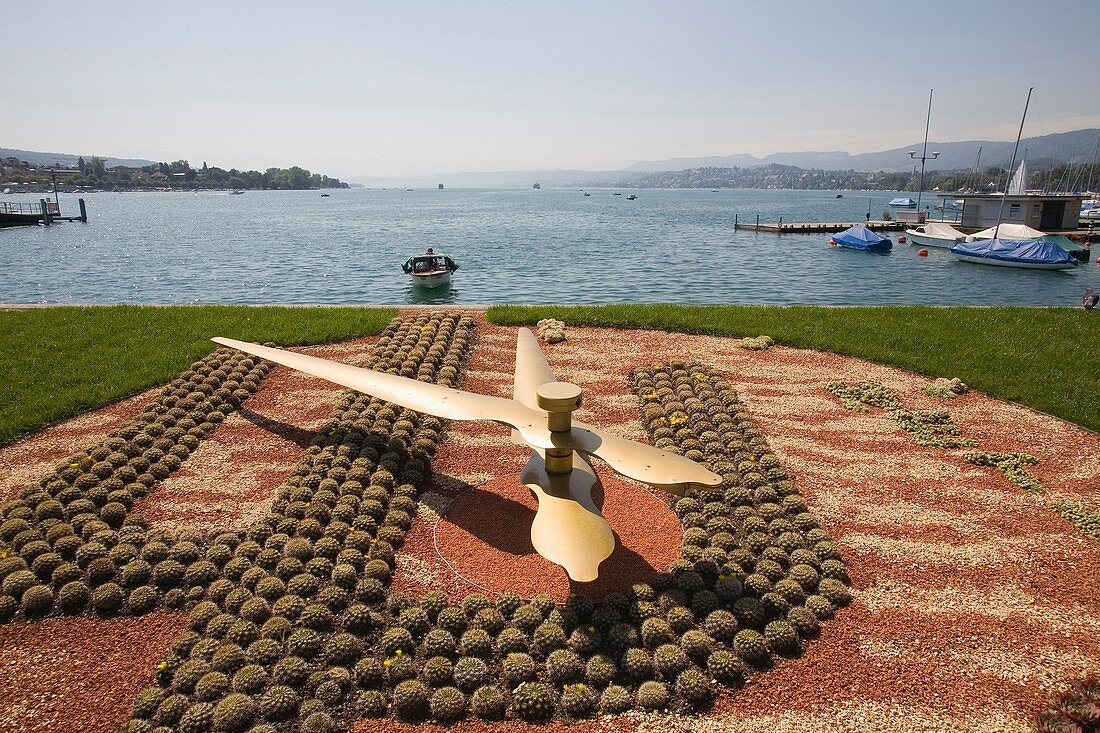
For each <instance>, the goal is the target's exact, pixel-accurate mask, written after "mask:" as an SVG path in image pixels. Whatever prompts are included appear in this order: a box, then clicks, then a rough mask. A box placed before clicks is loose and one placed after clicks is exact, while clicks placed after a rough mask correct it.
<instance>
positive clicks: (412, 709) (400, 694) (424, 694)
mask: <svg viewBox="0 0 1100 733" xmlns="http://www.w3.org/2000/svg"><path fill="white" fill-rule="evenodd" d="M393 710H394V712H395V713H396V714H397V716H398V717H399V718H401V719H402V720H409V721H417V720H421V719H422V718H423V717H424V715H425V714H426V713H427V712H428V689H427V688H426V687H425V686H424V683H422V682H420V681H419V680H405V681H404V682H401V683H399V684H398V685H397V686H396V687H394V690H393Z"/></svg>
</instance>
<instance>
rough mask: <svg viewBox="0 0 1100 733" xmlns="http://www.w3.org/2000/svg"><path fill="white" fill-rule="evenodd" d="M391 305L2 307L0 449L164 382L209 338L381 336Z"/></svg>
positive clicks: (303, 340)
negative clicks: (43, 429)
mask: <svg viewBox="0 0 1100 733" xmlns="http://www.w3.org/2000/svg"><path fill="white" fill-rule="evenodd" d="M394 313H395V311H394V309H392V308H280V307H250V306H178V307H147V306H115V307H71V308H70V307H59V308H34V309H25V310H9V311H0V354H2V356H0V384H3V385H4V388H5V389H4V393H5V396H4V399H3V400H0V445H2V444H4V443H6V442H9V441H11V440H13V439H15V438H17V437H19V436H21V435H25V434H27V433H30V432H33V431H35V430H37V429H39V428H41V427H42V426H44V425H46V424H48V423H51V422H54V421H56V420H60V419H62V418H65V417H70V416H72V415H76V414H78V413H80V412H83V411H85V410H87V409H89V408H91V407H95V406H97V405H101V404H104V403H107V402H110V401H112V400H116V399H119V398H121V397H125V396H127V395H130V394H135V393H137V392H140V391H142V390H144V389H148V388H149V387H153V386H155V385H157V384H163V383H165V382H167V381H168V380H170V379H171V378H172V377H173V376H174V375H176V374H177V373H179V372H180V371H181V370H183V369H184V368H185V367H186V366H187V365H188V364H189V363H191V362H193V361H195V360H197V359H201V358H202V357H204V356H206V355H207V354H209V353H210V352H211V351H212V350H213V348H214V345H213V344H211V343H210V341H209V339H210V337H211V336H216V335H218V334H220V333H233V334H235V335H236V336H237V337H238V338H241V339H244V340H247V341H257V342H261V343H262V342H264V341H274V342H278V343H280V344H282V345H284V346H293V345H297V344H319V343H327V342H330V341H339V340H343V339H347V338H352V337H355V336H364V335H372V334H376V333H378V332H379V331H381V330H382V328H383V327H384V326H385V325H386V323H387V322H388V321H389V320H390V319H391V318H392V317H393V315H394Z"/></svg>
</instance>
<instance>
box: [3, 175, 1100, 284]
mask: <svg viewBox="0 0 1100 733" xmlns="http://www.w3.org/2000/svg"><path fill="white" fill-rule="evenodd" d="M330 193H331V196H329V197H328V198H322V197H321V196H319V195H318V192H316V191H249V192H247V193H245V194H243V195H240V196H230V195H228V194H225V193H123V194H118V193H100V194H85V195H84V198H85V200H86V201H87V204H88V212H89V221H88V224H86V225H85V224H81V223H61V224H58V225H56V226H51V227H18V228H9V229H0V262H2V263H3V274H2V275H0V302H3V303H338V304H398V305H399V304H406V303H459V304H461V303H465V304H492V303H622V302H670V303H707V304H713V303H742V304H744V303H754V304H792V303H805V304H829V305H847V304H860V305H866V304H910V303H926V304H935V305H1068V306H1076V305H1079V303H1080V298H1081V294H1082V293H1083V292H1084V291H1085V288H1087V287H1093V288H1095V289H1097V290H1100V268H1098V267H1097V266H1096V265H1094V264H1089V265H1085V266H1082V267H1080V268H1077V269H1076V270H1075V271H1071V272H1068V273H1065V272H1044V271H1028V270H1017V269H1012V268H1000V267H984V266H981V265H972V264H967V263H962V262H958V261H956V260H955V258H954V257H953V256H951V255H950V253H948V252H947V251H946V250H938V249H931V250H930V252H929V256H928V257H918V256H917V249H918V248H917V247H914V246H912V245H897V244H895V246H894V251H893V252H892V253H891V254H889V255H870V254H866V253H863V252H855V251H850V250H843V249H837V248H833V247H829V246H828V238H829V236H828V235H827V234H784V235H782V236H779V235H775V234H766V233H757V232H750V231H744V230H739V231H734V229H733V222H734V216H735V215H739V216H740V218H741V220H742V221H754V220H755V217H756V216H757V215H759V216H760V219H761V221H775V220H777V219H778V218H779V217H780V216H782V217H783V218H784V220H786V221H818V220H828V221H845V220H855V221H862V220H863V218H864V216H865V215H866V214H867V212H868V210H869V211H870V212H871V214H872V216H874V217H876V218H877V217H879V216H880V215H881V214H882V212H883V211H884V210H885V208H886V202H887V201H889V200H890V199H891V198H893V197H894V196H897V195H899V194H898V193H896V192H890V191H883V192H876V193H873V194H871V195H870V196H868V194H866V193H846V194H845V196H844V198H842V199H838V198H836V194H835V193H834V192H829V191H750V190H722V191H718V192H710V191H708V190H649V189H646V190H640V191H637V192H636V193H637V194H638V199H637V200H636V201H629V200H627V197H626V194H627V193H630V192H629V191H628V192H625V193H624V195H622V196H614V195H613V191H611V190H606V189H594V190H592V195H591V196H588V197H584V196H582V195H581V193H580V192H579V191H574V190H542V191H534V190H458V189H452V190H445V191H439V190H435V189H419V190H415V191H404V190H400V189H390V190H366V189H350V190H337V191H331V192H330ZM15 198H16V197H15V196H9V197H5V199H6V200H13V199H15ZM23 198H24V197H20V199H23ZM76 198H77V197H76V196H75V195H67V194H62V196H61V204H62V210H63V212H64V213H67V214H75V213H77V212H76V210H77V203H76ZM927 198H930V199H931V200H930V201H928V202H927V203H932V202H933V201H935V199H934V198H932V197H927ZM892 238H893V239H894V240H895V242H896V240H897V234H896V233H895V234H893V235H892ZM428 246H432V247H434V248H435V249H436V251H437V252H445V253H447V254H449V255H450V256H451V257H452V258H453V259H454V260H455V261H457V262H458V263H459V264H460V266H461V269H459V271H458V272H457V273H456V274H455V276H454V281H453V284H452V286H451V287H450V288H444V289H440V290H437V291H425V290H422V289H420V288H414V287H413V286H412V285H411V284H410V283H409V281H408V280H409V279H408V277H407V276H406V275H405V274H404V273H403V272H402V271H401V264H402V263H403V262H404V261H405V260H406V259H408V257H409V256H411V255H413V254H419V253H422V252H423V251H424V249H425V248H426V247H428Z"/></svg>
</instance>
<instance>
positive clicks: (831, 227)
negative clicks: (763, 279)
mask: <svg viewBox="0 0 1100 733" xmlns="http://www.w3.org/2000/svg"><path fill="white" fill-rule="evenodd" d="M857 224H859V225H861V226H865V227H867V228H868V229H870V230H871V231H875V232H901V231H905V230H906V229H907V228H909V227H911V226H916V224H914V223H912V222H900V221H885V220H882V219H872V220H870V221H849V222H840V221H792V222H786V221H783V220H782V219H780V220H779V221H777V222H771V223H766V222H761V221H760V220H759V219H757V220H756V223H748V224H747V223H745V222H742V221H740V220H739V219H738V218H736V217H735V218H734V220H733V228H734V229H748V230H750V231H755V232H772V233H773V234H815V233H828V232H842V231H844V230H845V229H849V228H851V227H854V226H855V225H857Z"/></svg>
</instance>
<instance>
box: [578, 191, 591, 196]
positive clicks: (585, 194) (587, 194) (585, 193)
mask: <svg viewBox="0 0 1100 733" xmlns="http://www.w3.org/2000/svg"><path fill="white" fill-rule="evenodd" d="M581 195H582V196H591V195H592V194H590V193H588V191H585V192H584V193H582V194H581Z"/></svg>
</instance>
